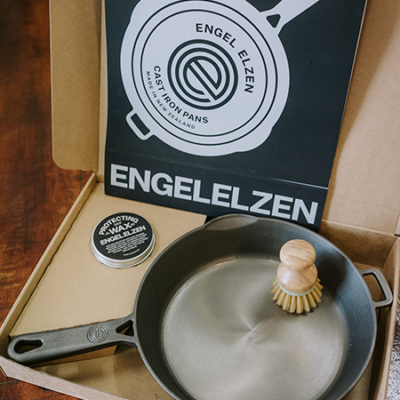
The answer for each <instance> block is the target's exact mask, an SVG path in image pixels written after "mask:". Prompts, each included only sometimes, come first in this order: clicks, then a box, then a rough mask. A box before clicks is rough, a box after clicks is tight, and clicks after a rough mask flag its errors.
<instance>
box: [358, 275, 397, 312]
mask: <svg viewBox="0 0 400 400" xmlns="http://www.w3.org/2000/svg"><path fill="white" fill-rule="evenodd" d="M359 272H360V274H361V275H362V276H365V275H373V276H374V277H375V279H376V280H377V282H378V284H379V286H380V287H381V290H382V292H383V295H384V296H385V300H382V301H373V300H372V304H373V305H374V307H375V308H382V307H387V306H390V305H391V304H392V302H393V294H392V291H391V290H390V287H389V284H388V283H387V280H386V278H385V277H384V275H383V273H382V272H381V271H380V270H379V269H376V268H366V269H359Z"/></svg>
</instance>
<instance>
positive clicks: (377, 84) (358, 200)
mask: <svg viewBox="0 0 400 400" xmlns="http://www.w3.org/2000/svg"><path fill="white" fill-rule="evenodd" d="M101 15H102V1H101V0H95V1H93V2H82V1H79V0H52V1H51V37H52V79H53V82H52V94H53V100H52V101H53V149H54V160H55V162H56V163H57V164H58V165H59V166H61V167H62V168H68V169H84V170H93V171H99V172H100V179H101V175H102V171H103V157H104V143H105V127H106V120H105V118H106V102H105V101H104V99H106V97H107V96H106V84H105V82H106V65H105V40H104V39H102V32H103V33H104V20H103V21H102V18H101ZM103 37H105V36H103ZM399 40H400V9H399V7H398V1H397V0H388V1H385V2H384V3H378V2H377V1H369V2H368V6H367V10H366V15H365V20H364V26H363V30H362V34H361V39H360V43H359V49H358V55H357V59H356V63H355V68H354V71H353V77H352V82H351V85H350V91H349V96H348V101H347V106H346V111H345V115H344V120H343V125H342V129H341V133H340V138H339V144H338V150H337V155H336V159H335V163H334V167H333V172H332V178H331V184H330V189H329V192H328V199H327V204H326V207H325V212H324V216H323V219H325V220H328V221H332V222H338V223H343V224H348V225H351V226H356V227H362V228H365V229H369V230H374V231H381V232H388V233H391V234H393V233H395V231H396V226H397V224H398V220H399V212H400V184H399V183H400V168H398V167H397V164H398V161H399V160H398V159H399V155H400V135H399V134H398V132H399V130H400V129H399V128H400V113H399V112H398V108H399V104H400V69H399V68H398V60H399V59H400V47H399V46H398V42H399ZM99 132H100V134H99Z"/></svg>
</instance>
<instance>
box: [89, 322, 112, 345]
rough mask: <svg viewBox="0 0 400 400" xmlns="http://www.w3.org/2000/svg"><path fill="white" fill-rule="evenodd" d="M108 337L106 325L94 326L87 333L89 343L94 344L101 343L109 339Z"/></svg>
mask: <svg viewBox="0 0 400 400" xmlns="http://www.w3.org/2000/svg"><path fill="white" fill-rule="evenodd" d="M107 336H108V328H107V326H106V325H94V326H92V327H91V328H90V329H89V330H88V333H87V338H88V340H89V342H92V343H101V342H104V341H105V340H106V339H107Z"/></svg>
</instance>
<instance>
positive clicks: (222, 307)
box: [161, 257, 347, 400]
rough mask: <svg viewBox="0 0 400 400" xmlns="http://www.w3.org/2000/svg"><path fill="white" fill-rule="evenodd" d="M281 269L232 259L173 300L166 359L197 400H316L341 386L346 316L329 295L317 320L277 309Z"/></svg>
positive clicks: (314, 313)
mask: <svg viewBox="0 0 400 400" xmlns="http://www.w3.org/2000/svg"><path fill="white" fill-rule="evenodd" d="M277 267H278V263H277V262H276V261H272V260H264V259H260V258H257V257H255V258H242V259H231V260H227V261H225V262H221V263H219V264H217V265H215V266H213V267H210V268H208V269H205V270H203V271H202V272H199V273H198V274H197V275H195V276H194V277H192V278H191V279H190V280H189V281H187V282H186V283H185V284H184V285H183V286H182V287H181V288H180V289H179V290H178V292H177V293H176V295H175V296H174V298H173V299H172V301H171V303H170V305H169V307H168V310H167V312H166V314H165V317H164V321H163V326H162V332H161V336H162V347H163V352H164V356H165V359H166V362H167V364H168V366H169V368H170V370H171V372H172V374H173V375H174V376H175V378H176V380H177V381H178V383H179V384H180V385H181V387H182V388H183V389H184V390H185V391H186V392H187V393H189V394H190V395H191V396H192V397H193V398H195V399H196V400H211V399H212V400H243V399H252V400H265V399H266V398H268V399H270V400H273V399H279V400H282V399H294V398H296V399H297V400H303V399H304V400H312V399H317V398H318V397H320V396H321V395H322V394H323V393H324V392H325V391H326V390H327V389H328V388H329V387H330V386H331V385H332V384H333V383H334V382H335V380H336V378H337V375H338V371H339V370H340V368H341V366H342V363H343V361H344V354H345V351H346V344H347V333H346V328H345V323H344V319H343V317H342V316H341V313H340V310H339V309H338V308H337V306H336V305H335V304H334V302H333V300H332V298H331V297H330V295H329V293H328V291H327V290H326V288H325V289H324V291H323V297H322V303H321V304H320V305H319V307H318V308H317V309H316V310H314V311H312V312H311V313H309V314H302V315H291V314H289V313H286V312H284V311H283V310H282V309H281V308H280V307H277V306H275V305H274V303H273V301H272V295H271V289H272V282H273V280H274V278H275V276H276V270H277ZM322 283H323V282H322Z"/></svg>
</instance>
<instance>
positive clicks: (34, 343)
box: [7, 314, 137, 365]
mask: <svg viewBox="0 0 400 400" xmlns="http://www.w3.org/2000/svg"><path fill="white" fill-rule="evenodd" d="M131 326H133V317H132V314H130V315H129V316H127V317H125V318H122V319H119V320H114V321H108V322H102V323H98V324H94V325H85V326H79V327H75V328H67V329H59V330H55V331H48V332H38V333H30V334H26V335H20V336H17V337H16V338H14V339H13V340H12V341H11V342H10V344H9V345H8V350H7V351H8V356H9V357H10V359H11V360H14V361H16V362H18V363H21V364H27V365H31V364H39V363H43V362H47V361H53V360H58V359H61V358H65V357H71V356H76V355H79V354H84V353H89V352H91V351H95V350H100V349H104V348H107V347H112V346H115V345H119V344H127V345H130V346H133V347H137V340H136V336H135V335H134V334H133V336H129V335H127V334H123V333H122V332H123V331H124V330H125V329H126V328H129V327H131Z"/></svg>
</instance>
